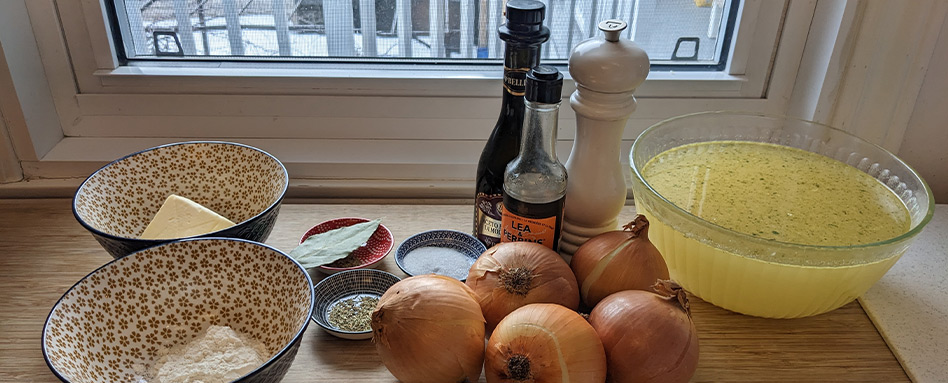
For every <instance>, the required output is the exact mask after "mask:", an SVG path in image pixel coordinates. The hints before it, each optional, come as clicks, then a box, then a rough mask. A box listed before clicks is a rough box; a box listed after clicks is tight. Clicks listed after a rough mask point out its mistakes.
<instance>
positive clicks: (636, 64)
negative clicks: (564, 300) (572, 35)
mask: <svg viewBox="0 0 948 383" xmlns="http://www.w3.org/2000/svg"><path fill="white" fill-rule="evenodd" d="M627 26H628V24H626V23H625V22H624V21H622V20H606V21H603V22H601V23H599V30H601V31H603V33H604V34H605V35H604V36H602V37H593V38H591V39H588V40H586V41H583V42H581V43H580V44H579V45H577V46H576V47H575V48H573V51H572V52H571V53H570V56H569V73H570V75H572V77H573V80H574V81H575V82H576V91H575V92H573V94H572V96H571V97H570V102H569V104H570V106H571V107H572V108H573V110H574V111H575V112H576V138H575V140H574V141H573V150H572V151H571V152H570V155H569V159H568V160H567V161H566V172H567V174H569V183H568V186H567V191H566V211H565V213H564V216H563V232H562V237H561V238H560V255H561V256H563V258H564V259H566V260H567V261H569V260H570V259H572V256H573V254H574V253H575V252H576V250H577V249H578V248H579V246H581V245H582V244H583V243H585V242H586V241H587V240H589V239H590V238H592V237H595V236H596V235H599V234H601V233H604V232H607V231H611V230H616V227H617V220H616V218H617V217H618V216H619V212H620V211H621V210H622V207H623V206H624V205H625V199H626V193H627V191H626V184H625V177H624V176H623V167H622V165H621V159H620V154H619V152H620V150H621V140H622V132H623V130H624V129H625V125H626V122H627V121H628V119H629V116H631V115H632V112H634V111H635V106H636V104H635V97H634V96H633V95H632V93H633V92H634V91H635V88H637V87H638V86H639V85H641V84H642V82H643V81H645V78H646V77H647V76H648V71H649V60H648V55H647V54H646V53H645V51H644V50H642V49H641V48H639V47H638V45H636V44H635V43H633V42H632V41H631V40H628V39H622V38H621V37H620V36H619V35H620V34H621V33H622V31H623V30H625V28H626V27H627Z"/></svg>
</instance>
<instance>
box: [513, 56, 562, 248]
mask: <svg viewBox="0 0 948 383" xmlns="http://www.w3.org/2000/svg"><path fill="white" fill-rule="evenodd" d="M562 89H563V75H562V74H560V72H559V71H557V70H556V68H553V67H548V66H542V65H541V66H538V67H536V68H534V69H533V70H532V71H530V73H528V74H527V90H526V112H525V115H524V122H523V139H522V141H521V145H520V154H518V155H517V157H516V158H514V160H513V161H510V164H508V165H507V170H506V172H505V173H504V206H503V213H502V217H503V218H502V219H501V225H500V226H501V233H500V234H501V236H500V241H501V242H517V241H525V242H535V243H539V244H541V245H544V246H546V247H548V248H550V249H553V251H559V242H560V230H561V229H562V226H563V208H564V206H565V203H566V167H564V166H563V164H561V163H560V161H559V160H558V159H557V158H556V124H557V117H558V116H559V109H560V91H561V90H562Z"/></svg>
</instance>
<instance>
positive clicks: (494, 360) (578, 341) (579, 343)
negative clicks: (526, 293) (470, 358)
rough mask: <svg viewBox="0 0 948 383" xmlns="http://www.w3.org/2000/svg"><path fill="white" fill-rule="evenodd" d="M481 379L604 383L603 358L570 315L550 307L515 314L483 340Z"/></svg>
mask: <svg viewBox="0 0 948 383" xmlns="http://www.w3.org/2000/svg"><path fill="white" fill-rule="evenodd" d="M484 374H485V376H486V377H487V382H488V383H493V382H518V383H521V382H535V383H541V382H563V383H568V382H584V383H586V382H589V383H593V382H604V381H605V379H606V354H605V351H604V350H603V347H602V342H601V341H600V340H599V336H598V335H597V334H596V331H595V330H593V328H592V326H590V324H589V323H588V322H586V319H584V318H583V317H582V316H580V315H579V314H577V313H576V312H575V311H573V310H570V309H568V308H566V307H563V306H560V305H557V304H552V303H534V304H529V305H526V306H523V307H521V308H518V309H516V310H514V311H513V312H512V313H510V315H508V316H507V317H506V318H504V319H503V320H502V321H500V323H499V324H498V325H497V328H496V329H495V330H494V333H493V334H491V336H490V339H489V340H488V341H487V355H486V356H485V358H484Z"/></svg>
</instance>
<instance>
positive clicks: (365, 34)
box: [108, 0, 739, 69]
mask: <svg viewBox="0 0 948 383" xmlns="http://www.w3.org/2000/svg"><path fill="white" fill-rule="evenodd" d="M738 2H739V0H543V3H545V4H546V10H547V16H546V21H545V24H546V25H547V26H548V27H549V28H550V30H551V32H552V34H551V38H550V40H549V41H548V42H547V43H546V44H545V45H544V47H543V58H544V59H545V60H552V61H558V60H566V59H567V58H568V57H569V52H570V49H572V47H573V46H575V45H576V44H578V43H580V42H582V41H583V40H585V39H587V38H589V37H590V36H593V35H595V34H597V33H601V32H599V31H598V29H597V24H598V23H599V22H600V21H602V20H606V19H620V20H623V21H626V22H627V23H628V24H629V27H628V28H627V29H626V30H625V31H624V32H623V36H625V37H627V38H629V39H631V40H633V41H635V42H636V43H637V44H638V45H639V46H640V47H642V48H643V49H645V51H646V52H647V53H648V54H649V57H650V58H651V60H652V64H653V65H655V64H658V65H659V66H665V65H667V66H670V67H678V68H688V67H692V68H709V67H717V69H721V68H723V63H724V61H725V58H726V57H725V56H726V52H727V49H728V45H729V41H730V35H731V33H732V31H733V30H734V25H733V24H734V20H735V19H736V17H735V15H736V12H737V8H738V6H739V4H738ZM108 4H109V5H110V8H111V9H110V11H111V12H113V13H112V15H111V16H112V17H113V21H114V23H113V24H114V25H116V26H117V27H118V28H117V31H116V32H117V33H116V37H118V41H120V45H121V48H124V50H123V52H124V59H127V60H249V61H254V60H280V61H350V62H418V61H421V62H429V63H453V62H456V63H460V62H467V63H470V62H475V63H476V62H478V61H484V62H496V61H497V60H499V59H500V58H501V57H502V55H503V45H502V41H501V40H500V39H499V38H498V37H497V32H496V31H497V27H498V26H499V25H500V23H502V22H503V14H502V10H503V7H504V0H110V1H109V2H108Z"/></svg>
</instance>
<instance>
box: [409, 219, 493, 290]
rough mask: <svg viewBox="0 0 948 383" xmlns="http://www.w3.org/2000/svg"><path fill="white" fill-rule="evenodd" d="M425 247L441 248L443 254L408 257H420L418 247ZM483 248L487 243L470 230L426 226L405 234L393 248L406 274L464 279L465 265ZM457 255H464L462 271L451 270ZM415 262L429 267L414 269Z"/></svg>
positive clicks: (472, 262) (474, 259)
mask: <svg viewBox="0 0 948 383" xmlns="http://www.w3.org/2000/svg"><path fill="white" fill-rule="evenodd" d="M428 247H433V248H443V249H444V251H445V256H444V258H437V257H428V256H426V257H425V259H421V258H416V259H414V260H413V259H412V257H422V256H423V255H422V251H420V250H419V249H422V248H428ZM485 251H487V247H485V246H484V244H483V243H481V241H478V240H477V238H474V236H472V235H470V234H467V233H463V232H460V231H457V230H429V231H424V232H421V233H418V234H415V235H413V236H411V237H408V239H406V240H405V241H404V242H402V244H401V245H399V246H398V249H396V250H395V264H396V265H398V268H399V269H401V270H402V272H404V273H405V274H408V275H409V276H415V275H421V274H430V273H434V274H441V275H446V276H449V277H452V278H456V279H458V280H460V281H461V282H464V280H465V279H466V278H467V269H470V267H471V265H473V264H474V261H476V260H477V258H478V257H480V256H481V254H483V253H484V252H485ZM459 256H460V257H466V258H467V259H464V260H463V261H466V262H467V268H466V269H464V271H463V273H458V274H455V273H452V272H451V271H457V270H454V269H456V268H458V265H455V264H454V263H456V262H458V259H457V257H459ZM418 266H425V267H426V268H428V269H429V270H424V271H423V270H418V269H417V267H418ZM442 268H443V269H442ZM460 274H463V275H460Z"/></svg>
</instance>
